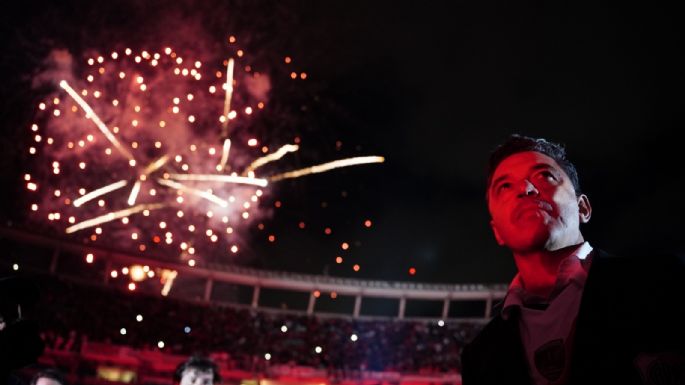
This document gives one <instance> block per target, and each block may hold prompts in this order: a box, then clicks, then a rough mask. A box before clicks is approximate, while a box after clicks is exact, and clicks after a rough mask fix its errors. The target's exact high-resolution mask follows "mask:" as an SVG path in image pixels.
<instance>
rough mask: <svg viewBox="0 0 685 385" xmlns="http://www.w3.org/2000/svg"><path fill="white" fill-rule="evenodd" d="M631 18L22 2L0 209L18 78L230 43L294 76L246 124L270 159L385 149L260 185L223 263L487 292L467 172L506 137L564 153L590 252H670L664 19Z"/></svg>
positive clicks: (15, 132) (676, 160) (668, 52)
mask: <svg viewBox="0 0 685 385" xmlns="http://www.w3.org/2000/svg"><path fill="white" fill-rule="evenodd" d="M644 7H646V5H644V4H643V5H642V6H641V7H634V8H629V6H628V5H625V4H624V5H622V6H621V8H620V9H614V8H609V7H603V6H599V5H597V4H594V3H593V4H592V5H589V6H588V5H579V4H577V3H568V4H565V5H562V4H556V3H555V4H549V2H527V3H521V2H516V3H512V2H501V3H494V2H430V3H426V2H418V1H414V2H396V1H393V2H391V1H373V2H370V1H338V0H335V1H285V2H283V1H278V2H276V1H273V2H265V1H256V2H255V1H233V2H230V1H223V2H222V1H216V0H212V1H196V2H193V1H189V0H183V1H179V2H163V1H159V0H155V1H145V2H143V1H140V2H136V1H114V2H110V3H108V4H104V3H103V4H97V2H87V1H76V0H71V1H63V2H59V4H53V2H47V1H46V2H37V1H22V2H19V3H16V4H14V6H13V9H12V10H9V9H5V10H3V12H2V16H0V20H1V21H2V22H1V25H0V28H2V29H1V30H0V35H2V36H1V37H0V39H1V40H0V42H1V44H2V48H3V50H2V52H3V55H2V58H0V74H1V75H0V76H2V82H1V83H0V84H2V86H1V87H0V90H1V92H2V94H1V98H0V116H1V119H2V122H3V123H2V133H3V135H2V142H1V143H2V150H1V153H2V155H0V159H1V160H0V165H1V167H2V181H1V182H0V183H1V185H2V186H3V188H2V193H1V195H0V199H1V200H2V205H1V210H2V217H3V218H4V220H5V223H10V222H11V223H13V224H15V225H18V226H20V227H21V225H22V224H25V223H27V211H28V210H27V207H28V206H29V198H27V197H26V191H25V188H24V184H23V181H22V176H23V168H22V166H21V165H23V164H24V163H25V162H26V161H27V159H28V157H27V156H26V154H25V153H26V144H27V143H29V141H30V140H31V135H30V132H29V131H28V130H27V127H28V126H30V124H31V122H32V117H33V114H34V113H35V105H37V103H38V102H39V101H40V100H41V95H40V90H35V89H32V87H31V83H32V77H33V76H35V74H36V73H37V72H38V71H39V69H40V66H41V63H43V61H44V60H45V58H46V56H47V55H48V54H49V52H50V51H51V50H53V49H55V48H64V49H67V50H69V52H71V53H72V54H73V55H74V56H75V57H79V58H80V57H83V55H84V52H86V51H87V50H89V49H103V50H107V49H109V48H108V47H112V46H116V45H117V44H131V45H133V46H135V47H137V48H146V47H147V48H150V49H154V48H155V47H159V46H160V45H163V44H173V45H174V46H178V47H183V48H189V47H200V48H198V49H202V50H210V51H211V50H212V49H215V47H216V46H217V45H218V44H220V43H221V42H223V41H225V40H226V38H227V36H229V35H231V34H234V35H236V36H237V37H238V39H239V41H241V40H240V39H244V40H242V41H245V42H246V43H245V45H246V50H251V51H252V52H258V53H260V57H261V58H270V57H272V56H273V57H274V58H282V57H283V56H286V55H290V56H292V57H293V61H294V63H295V64H296V65H297V67H298V69H299V70H301V71H306V73H307V74H308V77H307V80H306V81H301V82H299V83H298V85H297V87H298V91H296V92H294V93H292V94H287V95H286V94H283V93H282V94H281V95H280V96H279V95H278V94H279V92H282V90H283V88H281V89H279V88H278V87H277V85H278V84H274V87H273V89H272V92H273V94H274V96H273V98H274V99H275V100H278V103H277V104H278V105H279V106H283V107H282V110H281V113H282V115H284V116H287V117H288V120H287V122H285V123H284V122H283V121H282V120H279V122H280V123H279V124H277V125H276V126H274V128H273V130H271V131H268V130H267V131H263V132H261V134H262V136H264V135H272V136H273V137H275V138H282V141H283V143H285V142H288V141H291V140H292V138H293V137H295V136H299V137H300V138H301V140H302V147H303V148H302V149H301V150H300V152H299V153H298V154H297V155H296V156H293V157H292V158H291V160H290V161H289V162H290V163H289V166H292V167H290V168H295V167H302V166H305V165H310V164H315V163H321V162H325V161H329V160H334V159H338V158H341V157H347V156H359V155H382V156H385V157H386V162H385V163H384V164H381V165H367V166H359V167H356V168H348V169H342V170H337V171H332V172H330V173H327V174H320V175H313V176H308V177H305V178H301V179H296V180H292V181H286V182H283V183H281V184H280V185H278V190H277V193H276V194H275V195H274V197H275V196H276V195H277V199H278V200H280V201H281V202H282V206H281V208H278V209H274V211H273V212H274V214H273V216H272V217H271V218H270V219H268V220H266V221H264V225H265V229H264V230H259V229H253V231H250V232H249V233H248V234H246V235H245V236H246V237H248V239H249V240H250V242H249V243H250V246H249V247H247V248H245V249H244V251H242V253H243V258H241V259H240V261H239V262H240V263H243V264H247V265H250V266H254V267H259V268H265V269H274V270H289V271H298V272H306V273H311V274H330V275H336V276H346V277H357V278H371V279H389V280H410V281H422V282H455V283H462V282H498V283H499V282H507V281H509V280H510V279H511V277H512V276H513V274H514V273H515V268H514V264H513V262H512V260H511V258H510V256H509V253H508V252H507V250H504V249H501V248H499V247H498V246H497V245H496V243H495V241H494V239H493V237H492V234H491V232H490V229H489V226H488V220H489V217H488V214H487V210H486V206H485V202H484V187H485V186H484V184H485V175H484V172H485V166H486V162H487V157H488V154H489V152H490V151H491V150H492V149H493V148H494V147H495V146H496V145H497V144H498V143H500V142H501V141H503V140H504V139H505V138H506V137H507V136H508V135H509V134H511V133H520V134H526V135H532V136H543V137H546V138H548V139H551V140H554V141H558V142H561V143H564V144H565V145H566V146H567V149H568V153H569V156H570V158H571V159H572V160H573V161H575V162H576V164H577V166H578V169H579V173H580V178H581V186H582V187H583V190H584V192H585V193H587V194H588V196H589V197H590V200H591V203H592V205H593V208H594V213H593V218H592V220H591V222H590V223H589V224H588V225H586V227H585V229H584V230H583V232H584V234H585V237H586V239H588V240H589V241H590V242H591V243H592V244H593V245H594V246H596V247H600V248H602V249H605V250H607V251H609V252H613V253H618V254H621V253H636V252H638V251H646V250H659V251H664V252H671V253H685V247H684V246H683V244H682V242H680V241H681V239H682V237H681V236H680V234H681V231H682V229H683V224H682V216H683V214H685V203H684V202H685V200H684V199H683V198H682V190H681V187H680V186H681V185H682V177H683V176H684V175H683V171H682V167H683V160H682V151H683V150H682V145H681V142H680V140H679V139H677V138H679V137H681V136H682V135H680V134H681V132H680V131H681V130H682V127H683V114H682V107H683V102H684V101H685V98H684V97H683V94H684V93H683V85H684V82H683V80H684V74H685V65H684V64H685V62H684V61H683V58H682V57H683V55H682V51H683V29H682V27H681V26H680V25H679V24H681V21H680V19H679V14H678V13H677V12H675V10H673V9H668V8H657V7H655V6H654V7H649V8H644ZM274 120H275V119H274ZM286 123H287V124H286ZM274 124H275V123H274ZM336 142H339V143H337V144H336ZM271 203H273V199H272V200H270V201H265V202H264V204H271ZM366 220H370V221H371V226H370V227H366V226H365V221H366ZM300 222H305V228H304V229H300V228H299V227H298V224H299V223H300ZM327 227H329V228H330V229H331V234H330V235H326V234H325V233H324V229H325V228H327ZM269 234H274V235H275V236H276V242H273V243H272V242H268V241H267V235H269ZM342 242H348V243H349V244H350V248H349V250H341V248H340V245H341V243H342ZM336 256H342V257H344V262H343V263H341V264H336V262H335V257H336ZM354 264H359V265H360V266H361V270H360V271H359V272H354V271H353V269H352V266H353V265H354ZM412 267H414V268H415V269H416V274H415V275H410V274H409V273H408V271H409V269H410V268H412Z"/></svg>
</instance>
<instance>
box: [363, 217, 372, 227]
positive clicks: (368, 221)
mask: <svg viewBox="0 0 685 385" xmlns="http://www.w3.org/2000/svg"><path fill="white" fill-rule="evenodd" d="M364 226H366V227H371V221H370V220H369V219H367V220H365V221H364Z"/></svg>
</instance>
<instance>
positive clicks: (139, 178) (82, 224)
mask: <svg viewBox="0 0 685 385" xmlns="http://www.w3.org/2000/svg"><path fill="white" fill-rule="evenodd" d="M233 49H238V48H236V47H233ZM236 52H237V53H238V55H237V56H238V59H235V58H233V57H229V58H228V59H227V60H223V59H222V62H223V68H221V69H220V70H216V69H211V65H205V63H202V62H201V61H200V60H189V59H190V58H188V57H185V56H182V55H181V53H180V52H177V51H175V50H174V49H172V48H171V47H166V48H165V49H162V50H161V51H160V52H159V53H158V52H152V51H142V52H140V53H135V52H134V51H133V50H131V49H128V48H127V49H125V50H123V53H122V54H119V53H117V52H116V51H115V52H112V53H111V54H109V55H103V54H98V53H94V54H92V55H91V57H90V58H87V59H86V60H84V61H83V62H82V63H81V64H79V65H77V66H75V68H74V70H73V71H74V72H76V73H77V74H78V76H73V74H64V75H65V76H64V77H62V78H59V79H54V80H55V81H56V82H57V84H59V87H60V89H61V90H63V91H60V90H55V92H54V93H53V94H51V95H48V97H47V98H46V99H45V100H44V101H43V102H41V103H40V104H39V106H38V111H37V116H36V122H32V124H31V125H30V130H31V135H32V137H33V138H34V143H32V145H31V146H30V147H29V150H28V152H29V154H31V155H32V156H35V157H37V158H36V159H37V160H39V161H40V162H48V163H49V164H51V165H52V168H51V170H52V172H51V173H46V174H45V175H42V176H41V175H40V173H35V174H33V176H32V175H31V174H27V176H28V178H29V179H27V181H28V183H27V189H28V190H29V191H30V192H31V194H35V195H34V196H35V197H36V201H34V202H31V205H30V210H31V212H32V213H33V215H38V216H39V217H40V218H45V217H48V219H49V220H50V221H51V223H52V224H53V225H55V226H58V227H60V228H62V229H64V231H66V232H67V233H68V234H72V233H77V232H80V231H85V230H87V229H91V228H93V227H96V226H97V228H96V229H95V232H94V233H92V235H90V237H89V240H90V241H92V242H95V241H96V240H98V241H100V240H102V239H108V237H107V235H110V237H109V239H111V240H112V241H116V239H117V238H119V239H127V240H128V242H130V241H131V240H136V241H137V242H140V243H139V245H138V249H139V250H140V251H141V252H143V251H144V250H146V249H148V248H149V247H157V248H159V247H170V248H171V250H175V251H174V252H173V253H172V254H174V255H175V256H178V255H179V254H180V255H183V254H184V253H186V251H187V252H188V253H190V254H195V253H196V249H197V251H199V252H203V251H207V253H211V252H213V251H214V250H225V251H226V252H225V253H226V254H224V255H233V254H236V253H238V250H240V249H241V248H240V247H239V244H240V243H241V240H240V234H241V233H242V231H241V229H244V228H246V227H248V226H250V225H251V224H253V223H260V222H257V221H260V220H261V219H262V218H264V217H266V216H267V215H269V210H270V209H269V208H265V207H262V206H260V205H259V199H263V197H264V196H265V195H270V194H274V193H275V192H274V191H273V190H272V188H271V187H272V183H273V182H277V181H280V180H284V179H291V178H298V177H301V176H305V175H309V174H315V173H321V172H326V171H329V170H332V169H335V168H340V167H349V166H356V165H361V164H369V163H381V162H383V161H384V158H383V157H380V156H362V157H354V158H348V159H339V160H335V161H332V162H327V163H323V164H319V165H314V166H311V167H306V168H302V169H298V170H292V171H282V172H278V173H276V174H270V175H269V174H266V175H263V174H261V175H257V174H258V171H260V170H261V169H262V167H263V166H264V165H266V164H268V163H272V162H276V161H279V160H281V159H283V158H284V157H285V156H286V155H288V154H291V153H294V152H296V151H298V150H299V149H300V146H298V145H297V144H287V143H286V144H281V147H280V148H278V150H276V151H274V152H271V153H268V151H269V150H268V147H267V146H266V145H264V146H263V147H261V148H260V147H259V146H258V144H259V143H268V142H266V141H265V140H262V138H255V135H254V134H253V133H250V132H245V131H246V130H247V131H249V127H250V122H251V119H254V118H255V116H258V115H259V114H267V113H268V107H265V106H268V101H267V100H265V98H266V95H268V92H267V91H268V90H269V89H270V87H271V79H270V77H269V75H268V73H266V72H262V73H260V72H259V71H256V70H255V69H254V68H255V67H254V63H252V64H250V65H247V66H242V65H238V64H237V63H236V61H238V60H249V59H248V58H247V55H245V52H244V51H243V50H242V49H239V50H238V51H236ZM57 56H59V55H57ZM61 56H62V57H64V56H69V55H68V54H66V53H64V52H62V53H61ZM94 58H97V60H96V59H94ZM109 58H111V59H109ZM193 64H194V65H193ZM236 68H249V70H248V69H246V70H245V72H242V71H236ZM224 69H225V72H224ZM224 74H225V75H224ZM223 76H225V79H222V78H223ZM79 77H80V78H81V79H83V80H78V79H79ZM301 78H302V79H304V77H301ZM65 79H71V80H69V81H67V80H65ZM219 90H223V91H225V92H224V93H223V95H222V93H221V92H217V91H219ZM64 92H66V95H68V97H67V98H65V94H64ZM69 101H71V103H70V102H69ZM233 104H235V107H237V108H234V107H233V106H232V105H233ZM236 122H239V123H242V124H240V125H236ZM238 127H240V129H238ZM245 127H247V128H245ZM103 139H104V140H103ZM270 139H273V138H270ZM273 141H274V140H270V142H273ZM296 142H297V141H296ZM113 150H114V151H115V152H114V154H113ZM260 150H261V152H260ZM262 153H268V154H267V155H262ZM116 154H118V156H117V155H116ZM257 154H258V155H259V156H257ZM229 155H230V157H229ZM245 165H247V166H245ZM43 169H45V167H43ZM271 172H272V173H273V171H271ZM39 177H42V180H38V179H39ZM38 182H40V186H41V188H39V183H38ZM129 186H130V190H129V189H128V187H129ZM125 187H127V188H126V189H124V188H125ZM87 191H90V192H87ZM96 198H99V199H98V200H97V201H96V202H94V201H95V200H96ZM91 202H93V203H91ZM95 203H97V204H95ZM119 219H120V221H117V220H119ZM63 220H66V221H67V222H68V225H67V226H64V223H65V222H62V221H63ZM162 224H164V225H162ZM101 225H106V226H101ZM63 226H64V227H63ZM196 230H197V231H199V232H200V233H206V234H208V236H207V239H206V240H205V243H206V246H205V247H204V248H203V246H202V244H203V242H202V241H201V239H203V237H198V236H197V233H196V232H195V231H196ZM234 230H235V231H234ZM210 234H211V235H210ZM121 237H123V238H121ZM162 239H164V240H165V242H160V240H162ZM269 239H270V241H272V242H273V241H274V240H275V239H276V237H275V236H274V235H271V236H270V238H269ZM191 240H192V241H191ZM146 245H147V246H146ZM189 245H193V246H192V247H189ZM173 279H174V276H173V275H169V276H168V277H167V279H166V287H165V290H166V292H168V290H169V289H170V287H171V282H173Z"/></svg>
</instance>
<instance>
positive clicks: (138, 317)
mask: <svg viewBox="0 0 685 385" xmlns="http://www.w3.org/2000/svg"><path fill="white" fill-rule="evenodd" d="M136 321H138V322H142V321H143V316H142V315H140V314H138V315H137V316H136Z"/></svg>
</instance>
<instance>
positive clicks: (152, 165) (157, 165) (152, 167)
mask: <svg viewBox="0 0 685 385" xmlns="http://www.w3.org/2000/svg"><path fill="white" fill-rule="evenodd" d="M168 160H169V155H164V156H162V157H161V158H159V159H157V160H156V161H154V162H152V163H150V164H149V165H148V166H147V167H145V170H143V175H145V176H147V175H150V174H151V173H153V172H155V171H157V170H158V169H159V168H160V167H162V166H164V165H165V164H166V162H167V161H168Z"/></svg>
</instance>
